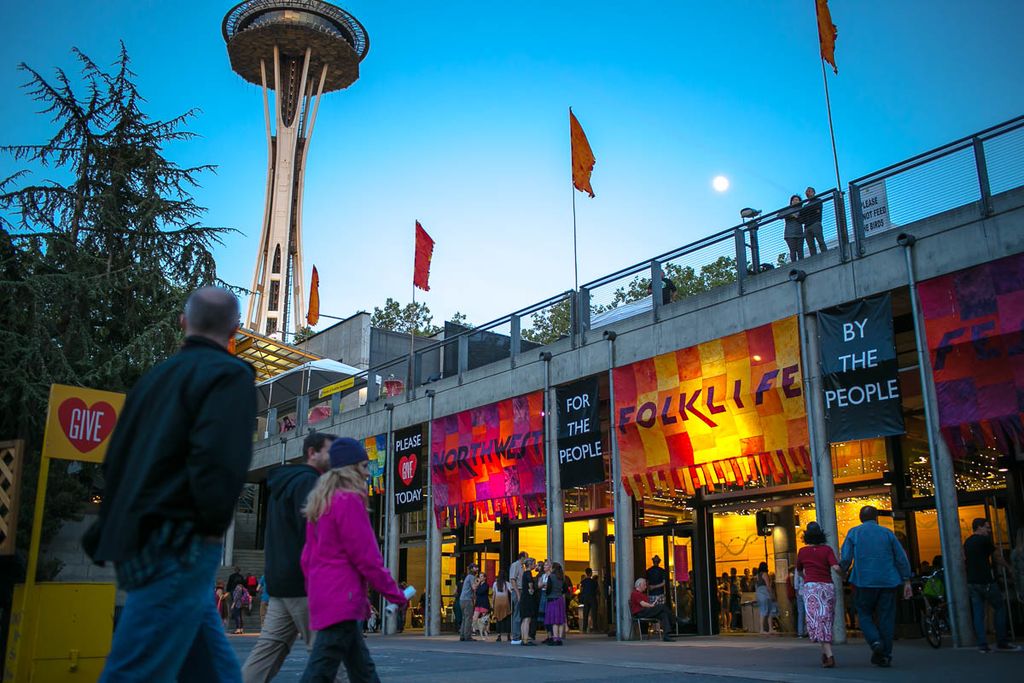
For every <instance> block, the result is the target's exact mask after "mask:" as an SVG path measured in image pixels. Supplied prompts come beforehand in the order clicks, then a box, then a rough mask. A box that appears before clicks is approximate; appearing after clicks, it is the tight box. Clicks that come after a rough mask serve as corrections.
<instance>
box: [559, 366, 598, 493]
mask: <svg viewBox="0 0 1024 683" xmlns="http://www.w3.org/2000/svg"><path fill="white" fill-rule="evenodd" d="M555 402H556V403H557V404H558V405H557V410H556V412H557V413H558V472H559V475H560V478H561V486H562V488H563V489H571V488H575V487H577V486H588V485H590V484H597V483H599V482H602V481H604V448H603V446H602V443H601V419H600V415H599V414H598V411H597V378H596V377H592V378H590V379H584V380H581V381H579V382H574V383H573V384H568V385H566V386H561V387H558V388H557V389H555Z"/></svg>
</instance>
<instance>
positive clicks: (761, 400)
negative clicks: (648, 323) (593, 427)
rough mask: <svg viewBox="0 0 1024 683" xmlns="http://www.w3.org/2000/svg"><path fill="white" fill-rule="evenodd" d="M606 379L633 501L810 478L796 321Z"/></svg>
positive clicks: (683, 352) (669, 355)
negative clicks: (610, 382) (611, 383)
mask: <svg viewBox="0 0 1024 683" xmlns="http://www.w3.org/2000/svg"><path fill="white" fill-rule="evenodd" d="M614 378H615V426H616V429H617V430H618V440H619V452H620V454H621V458H622V478H623V483H624V484H625V485H626V489H627V490H628V491H629V492H630V493H631V494H632V495H634V496H640V495H643V494H644V493H645V492H649V491H652V490H654V489H661V490H672V489H673V488H680V489H683V490H684V491H686V492H687V493H691V494H692V493H694V491H695V490H696V489H698V488H700V487H701V486H706V487H707V488H708V490H714V489H715V487H716V486H719V485H722V486H727V485H743V484H745V483H747V482H750V481H755V480H758V479H763V478H767V477H768V476H771V477H773V478H774V479H775V480H776V481H781V480H786V479H788V478H789V477H790V475H791V474H793V473H794V472H807V473H809V472H810V459H809V454H808V451H807V443H808V442H807V420H806V411H805V409H804V398H803V382H802V378H801V373H800V342H799V335H798V333H797V323H796V318H795V317H792V318H786V319H784V320H779V321H777V322H774V323H770V324H767V325H762V326H760V327H756V328H754V329H751V330H747V331H745V332H739V333H737V334H732V335H729V336H728V337H723V338H721V339H716V340H714V341H710V342H705V343H703V344H698V345H697V346H691V347H690V348H687V349H681V350H679V351H673V352H670V353H665V354H662V355H660V356H656V357H654V358H649V359H647V360H642V361H638V362H636V363H633V364H631V365H626V366H623V367H620V368H615V370H614Z"/></svg>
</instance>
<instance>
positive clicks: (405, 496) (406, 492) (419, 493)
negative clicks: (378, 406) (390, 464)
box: [393, 425, 427, 514]
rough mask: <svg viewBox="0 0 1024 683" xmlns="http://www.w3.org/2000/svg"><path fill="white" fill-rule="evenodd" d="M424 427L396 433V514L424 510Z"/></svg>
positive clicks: (425, 459) (407, 428) (417, 426)
mask: <svg viewBox="0 0 1024 683" xmlns="http://www.w3.org/2000/svg"><path fill="white" fill-rule="evenodd" d="M425 445H426V444H425V440H424V438H423V425H416V426H415V427H406V428H405V429H399V430H398V431H397V432H395V467H394V471H393V474H394V477H395V513H396V514H397V513H401V512H415V511H416V510H422V509H423V504H424V500H423V472H424V471H425V470H426V467H427V458H426V455H424V453H425V452H426V449H425V448H424V446H425Z"/></svg>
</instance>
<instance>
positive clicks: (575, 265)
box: [569, 107, 580, 292]
mask: <svg viewBox="0 0 1024 683" xmlns="http://www.w3.org/2000/svg"><path fill="white" fill-rule="evenodd" d="M569 116H570V117H571V116H572V107H569ZM572 164H573V159H572V126H571V125H570V127H569V190H570V191H571V192H572V289H573V291H574V292H578V291H579V289H580V269H579V261H578V259H577V257H576V185H575V183H574V182H573V179H572V174H573V168H572Z"/></svg>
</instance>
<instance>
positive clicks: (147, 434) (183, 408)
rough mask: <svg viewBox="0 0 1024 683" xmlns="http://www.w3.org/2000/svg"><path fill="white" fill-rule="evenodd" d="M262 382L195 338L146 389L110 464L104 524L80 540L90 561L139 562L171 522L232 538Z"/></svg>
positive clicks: (118, 431)
mask: <svg viewBox="0 0 1024 683" xmlns="http://www.w3.org/2000/svg"><path fill="white" fill-rule="evenodd" d="M254 377H255V376H254V373H253V370H252V367H250V366H249V365H248V364H247V363H245V362H244V361H242V360H240V359H238V358H236V357H235V356H233V355H231V354H230V353H228V351H227V350H226V349H225V348H224V347H222V346H220V345H218V344H217V343H216V342H214V341H211V340H209V339H205V338H203V337H188V338H187V339H186V340H185V345H184V346H183V347H182V349H181V351H179V352H178V353H177V354H175V355H174V356H172V357H171V358H169V359H168V360H166V361H164V362H163V363H161V364H160V365H158V366H156V367H155V368H153V369H152V370H150V371H149V372H148V373H146V375H145V376H144V377H143V378H142V379H140V380H139V381H138V383H137V384H136V385H135V387H134V388H133V389H132V390H131V392H130V393H129V394H128V398H127V400H126V401H125V405H124V409H123V410H122V411H121V415H120V417H119V418H118V421H117V426H116V427H115V428H114V435H113V436H112V437H111V441H110V449H109V450H108V451H107V457H106V460H105V461H104V463H103V478H104V482H105V486H104V491H103V501H102V502H101V503H100V513H99V519H98V520H97V521H96V523H95V524H93V526H92V527H90V529H89V530H88V531H87V532H86V534H85V537H84V538H83V539H82V545H83V546H84V548H85V551H86V552H87V553H88V555H89V557H91V558H92V559H93V560H94V561H96V562H105V561H109V562H123V561H125V560H128V559H131V558H133V557H135V556H136V555H137V554H138V552H139V551H140V549H141V548H142V546H143V545H144V544H145V543H146V540H147V539H148V538H149V535H150V534H151V533H153V532H154V531H156V529H157V528H158V527H160V526H161V525H162V524H163V523H164V522H175V523H184V524H187V525H188V526H189V528H191V529H192V530H194V532H195V533H196V534H199V535H201V536H220V535H222V534H223V533H224V532H225V531H226V530H227V528H228V526H229V525H230V524H231V519H232V516H233V515H234V511H235V503H236V501H237V500H238V494H239V493H240V492H241V491H242V485H243V484H244V483H245V479H246V476H247V475H248V472H249V461H250V460H251V459H252V437H253V433H254V432H255V431H256V388H255V384H254V381H253V380H254Z"/></svg>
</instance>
